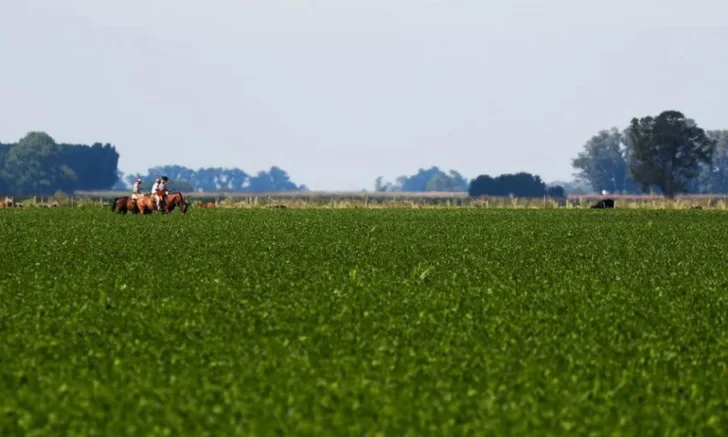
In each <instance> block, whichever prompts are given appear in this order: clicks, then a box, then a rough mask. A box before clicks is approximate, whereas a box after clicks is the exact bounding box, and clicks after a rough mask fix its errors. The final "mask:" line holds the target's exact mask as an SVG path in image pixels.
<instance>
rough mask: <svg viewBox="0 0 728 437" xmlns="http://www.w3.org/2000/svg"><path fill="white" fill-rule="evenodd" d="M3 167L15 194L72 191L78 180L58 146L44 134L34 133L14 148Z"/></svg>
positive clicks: (8, 153)
mask: <svg viewBox="0 0 728 437" xmlns="http://www.w3.org/2000/svg"><path fill="white" fill-rule="evenodd" d="M2 167H3V173H4V175H5V179H6V181H7V183H8V185H10V187H11V188H12V194H16V195H35V194H39V195H44V194H53V193H54V192H56V191H57V190H59V189H61V190H65V191H71V190H69V188H70V189H72V187H73V185H74V184H75V183H76V182H77V181H78V176H77V175H76V173H75V172H74V171H73V169H71V167H69V166H68V165H67V164H66V163H65V162H63V160H62V154H61V150H60V148H59V146H58V144H56V142H55V141H54V140H53V138H51V137H50V135H48V134H46V133H43V132H30V133H29V134H28V135H26V136H25V137H24V138H23V139H21V140H20V142H18V144H15V145H13V146H11V147H10V149H9V150H8V151H7V153H6V154H5V156H4V159H3V162H2Z"/></svg>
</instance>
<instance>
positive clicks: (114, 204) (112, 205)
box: [111, 197, 119, 212]
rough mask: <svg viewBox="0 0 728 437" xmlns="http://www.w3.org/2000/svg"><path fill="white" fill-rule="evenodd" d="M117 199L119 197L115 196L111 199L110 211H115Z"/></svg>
mask: <svg viewBox="0 0 728 437" xmlns="http://www.w3.org/2000/svg"><path fill="white" fill-rule="evenodd" d="M118 201H119V198H118V197H117V198H115V199H114V200H113V201H111V212H116V203H117V202H118Z"/></svg>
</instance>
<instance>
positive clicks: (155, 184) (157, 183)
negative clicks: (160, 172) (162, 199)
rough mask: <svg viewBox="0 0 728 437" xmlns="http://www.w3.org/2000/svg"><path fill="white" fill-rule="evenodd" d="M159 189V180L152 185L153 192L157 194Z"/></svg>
mask: <svg viewBox="0 0 728 437" xmlns="http://www.w3.org/2000/svg"><path fill="white" fill-rule="evenodd" d="M158 189H159V182H155V183H154V185H152V194H157V190H158Z"/></svg>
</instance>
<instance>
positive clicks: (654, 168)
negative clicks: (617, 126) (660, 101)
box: [629, 111, 715, 198]
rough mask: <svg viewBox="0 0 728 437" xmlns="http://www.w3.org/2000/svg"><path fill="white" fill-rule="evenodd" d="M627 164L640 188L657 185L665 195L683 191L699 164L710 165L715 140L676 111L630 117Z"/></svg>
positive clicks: (695, 175)
mask: <svg viewBox="0 0 728 437" xmlns="http://www.w3.org/2000/svg"><path fill="white" fill-rule="evenodd" d="M629 135H630V140H631V143H632V144H631V149H630V154H629V167H630V171H631V173H632V176H633V177H634V179H635V181H637V182H638V183H639V184H640V185H641V186H642V187H643V188H645V189H646V188H649V187H657V188H659V189H660V191H661V192H662V193H663V194H664V195H665V196H666V197H668V198H672V197H674V196H675V195H676V194H678V193H683V192H686V191H687V189H688V187H689V185H690V183H691V181H692V180H693V179H695V178H696V177H697V176H698V174H699V170H700V165H701V164H708V165H709V164H710V163H711V161H712V155H713V151H714V148H715V141H714V140H712V139H711V138H709V137H708V136H707V135H706V133H705V131H704V130H703V129H701V128H699V127H698V126H697V124H695V122H694V121H692V120H689V119H686V118H685V116H684V115H683V114H682V113H680V112H678V111H665V112H663V113H661V114H660V115H658V116H657V117H651V116H649V117H644V118H641V119H637V118H634V119H632V124H631V126H630V132H629Z"/></svg>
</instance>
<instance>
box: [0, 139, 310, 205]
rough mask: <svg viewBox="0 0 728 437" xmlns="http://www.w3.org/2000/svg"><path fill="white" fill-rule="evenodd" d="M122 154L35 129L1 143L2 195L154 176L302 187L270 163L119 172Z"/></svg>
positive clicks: (228, 186)
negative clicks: (253, 170)
mask: <svg viewBox="0 0 728 437" xmlns="http://www.w3.org/2000/svg"><path fill="white" fill-rule="evenodd" d="M118 164H119V153H118V152H117V151H116V148H115V147H114V146H112V145H110V144H101V143H94V144H92V145H84V144H58V143H56V141H55V140H54V139H53V138H52V137H51V136H50V135H48V134H46V133H43V132H30V133H28V134H27V135H26V136H25V137H23V138H22V139H21V140H20V141H18V142H17V143H13V144H2V143H0V195H2V196H7V195H10V196H33V195H40V196H47V195H52V194H55V193H57V192H59V191H60V192H63V193H67V194H71V193H73V192H75V191H104V190H110V189H123V190H126V189H129V188H130V187H131V184H132V183H133V182H134V180H136V178H137V177H141V178H142V179H143V181H144V188H145V189H149V188H151V186H152V183H153V181H154V179H155V178H157V177H160V176H163V175H164V176H168V177H169V178H170V179H171V183H170V188H172V189H174V190H177V191H207V192H216V191H240V192H270V191H301V190H306V189H307V188H306V187H305V186H303V185H297V184H295V183H293V182H292V181H291V179H290V177H289V176H288V174H287V173H286V172H285V171H284V170H282V169H280V168H278V167H271V168H270V170H268V171H261V172H258V173H257V174H255V175H250V174H247V173H245V172H244V171H242V170H240V169H225V168H206V169H199V170H193V169H189V168H186V167H182V166H176V165H172V166H163V167H154V168H151V169H149V170H148V171H147V173H146V174H144V175H139V174H130V175H124V174H123V173H121V172H120V171H119V170H118Z"/></svg>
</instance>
